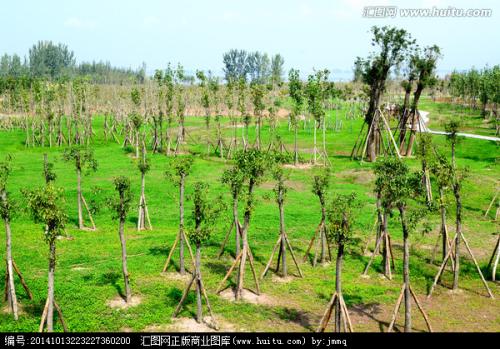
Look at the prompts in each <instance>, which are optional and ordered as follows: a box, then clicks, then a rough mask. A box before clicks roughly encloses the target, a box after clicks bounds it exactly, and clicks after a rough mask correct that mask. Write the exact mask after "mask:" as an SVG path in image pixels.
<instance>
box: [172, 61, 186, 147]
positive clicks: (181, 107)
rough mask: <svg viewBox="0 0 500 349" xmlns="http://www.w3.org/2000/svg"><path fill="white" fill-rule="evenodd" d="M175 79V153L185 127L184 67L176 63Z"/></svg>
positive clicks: (180, 142) (184, 134) (184, 135)
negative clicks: (176, 122) (177, 129)
mask: <svg viewBox="0 0 500 349" xmlns="http://www.w3.org/2000/svg"><path fill="white" fill-rule="evenodd" d="M174 76H175V79H174V82H175V85H174V87H175V92H176V93H175V95H176V108H175V113H176V115H177V120H178V123H179V131H178V133H177V140H176V143H175V152H174V153H175V155H177V154H179V151H180V150H181V149H180V148H181V144H183V143H184V141H185V139H186V128H185V125H184V123H185V119H186V115H185V113H186V91H185V87H184V86H183V81H184V79H185V74H184V68H183V67H182V66H181V65H180V64H178V65H177V69H176V70H175V73H174Z"/></svg>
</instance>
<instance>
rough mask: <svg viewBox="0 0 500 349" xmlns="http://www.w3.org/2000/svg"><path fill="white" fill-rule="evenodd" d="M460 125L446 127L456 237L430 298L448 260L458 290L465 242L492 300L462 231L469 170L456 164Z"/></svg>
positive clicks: (456, 123)
mask: <svg viewBox="0 0 500 349" xmlns="http://www.w3.org/2000/svg"><path fill="white" fill-rule="evenodd" d="M459 127H460V123H459V122H458V121H456V120H451V121H450V122H448V123H447V124H446V125H445V130H446V132H447V139H448V141H449V142H450V145H451V168H449V170H451V174H448V175H449V176H451V188H452V190H453V195H454V197H455V206H456V211H455V217H456V219H455V230H456V233H455V237H454V238H453V240H452V243H451V246H450V248H449V250H448V253H447V255H446V256H445V258H444V259H443V262H442V263H441V267H440V268H439V270H438V272H437V274H436V277H435V278H434V283H433V284H432V286H431V288H430V289H429V294H428V297H430V296H431V295H432V291H433V290H434V286H435V285H436V284H437V282H438V281H439V280H440V278H441V275H442V274H443V272H444V269H445V267H446V265H447V263H448V260H450V259H451V258H454V259H455V260H454V262H452V268H453V290H457V289H458V279H459V276H460V243H461V241H463V242H464V244H465V247H466V249H467V251H468V252H469V254H470V256H471V257H472V261H473V262H474V264H475V265H476V269H477V272H478V274H479V276H480V277H481V281H482V282H483V284H484V287H485V288H486V291H487V292H488V295H489V296H490V297H491V298H495V297H494V296H493V293H491V290H490V288H489V286H488V284H487V282H486V280H485V278H484V276H483V273H482V272H481V268H479V264H478V263H477V261H476V258H475V257H474V254H473V253H472V251H471V249H470V247H469V244H468V242H467V239H466V238H465V236H464V233H463V231H462V195H461V191H462V182H463V180H464V179H465V177H466V175H467V170H460V169H458V168H457V164H456V146H457V144H458V142H459V138H458V131H459Z"/></svg>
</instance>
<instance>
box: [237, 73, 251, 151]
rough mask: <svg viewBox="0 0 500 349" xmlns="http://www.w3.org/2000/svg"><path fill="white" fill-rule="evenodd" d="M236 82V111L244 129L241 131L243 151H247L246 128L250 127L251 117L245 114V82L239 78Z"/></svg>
mask: <svg viewBox="0 0 500 349" xmlns="http://www.w3.org/2000/svg"><path fill="white" fill-rule="evenodd" d="M237 81H238V86H237V90H238V111H239V113H240V117H241V119H242V121H243V125H244V128H243V129H242V131H241V136H242V141H243V149H247V147H248V143H247V140H248V127H249V126H250V122H251V121H252V117H251V116H250V114H249V113H248V112H247V101H246V99H247V83H246V80H245V79H243V78H240V79H239V80H237Z"/></svg>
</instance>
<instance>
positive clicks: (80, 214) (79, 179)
mask: <svg viewBox="0 0 500 349" xmlns="http://www.w3.org/2000/svg"><path fill="white" fill-rule="evenodd" d="M76 178H77V184H76V190H77V196H78V228H79V229H83V228H84V226H83V211H82V170H81V169H80V168H77V169H76Z"/></svg>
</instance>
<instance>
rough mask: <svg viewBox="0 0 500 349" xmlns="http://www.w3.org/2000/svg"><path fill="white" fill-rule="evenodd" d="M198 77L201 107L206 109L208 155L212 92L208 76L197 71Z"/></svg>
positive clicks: (208, 151) (208, 150)
mask: <svg viewBox="0 0 500 349" xmlns="http://www.w3.org/2000/svg"><path fill="white" fill-rule="evenodd" d="M196 77H197V78H198V80H200V84H199V86H200V88H201V105H202V107H203V108H204V109H205V126H206V132H207V155H209V154H210V143H211V142H210V117H211V114H212V112H211V110H210V90H209V87H208V82H207V80H208V79H207V76H206V75H205V73H204V72H203V71H201V70H197V71H196Z"/></svg>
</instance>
